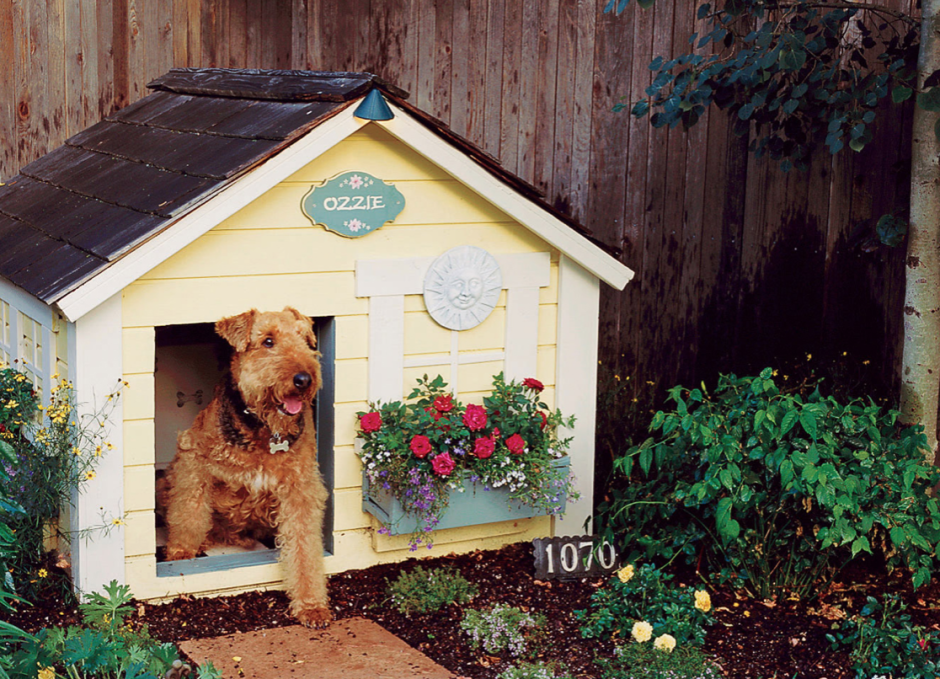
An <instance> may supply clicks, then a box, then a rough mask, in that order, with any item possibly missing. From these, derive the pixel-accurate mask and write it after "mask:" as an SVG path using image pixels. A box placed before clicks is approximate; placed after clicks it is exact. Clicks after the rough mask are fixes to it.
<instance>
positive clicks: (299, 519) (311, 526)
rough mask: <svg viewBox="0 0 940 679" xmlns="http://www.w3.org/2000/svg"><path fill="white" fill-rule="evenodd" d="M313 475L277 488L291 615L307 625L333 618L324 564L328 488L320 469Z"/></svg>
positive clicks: (320, 625) (323, 625)
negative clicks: (321, 477)
mask: <svg viewBox="0 0 940 679" xmlns="http://www.w3.org/2000/svg"><path fill="white" fill-rule="evenodd" d="M313 475H314V476H315V479H310V480H307V481H305V482H303V483H295V484H284V485H283V486H281V487H280V488H279V489H278V490H279V491H281V492H278V505H279V506H278V543H279V545H280V547H281V562H282V563H283V565H284V571H285V582H286V584H287V594H288V596H290V599H291V603H290V612H291V615H293V616H294V617H295V618H297V619H298V620H299V621H300V622H302V623H303V624H304V625H307V626H308V627H326V626H327V625H328V624H329V622H330V620H331V619H332V618H333V614H332V613H331V612H330V605H329V599H328V597H327V593H326V572H325V571H324V567H323V512H324V510H325V508H326V498H327V491H326V488H325V486H324V485H323V481H322V480H321V479H320V475H319V473H318V472H313Z"/></svg>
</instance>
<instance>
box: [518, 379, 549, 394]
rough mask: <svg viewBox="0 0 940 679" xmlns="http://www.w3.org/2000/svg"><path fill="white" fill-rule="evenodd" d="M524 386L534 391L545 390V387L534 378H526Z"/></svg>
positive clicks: (523, 381)
mask: <svg viewBox="0 0 940 679" xmlns="http://www.w3.org/2000/svg"><path fill="white" fill-rule="evenodd" d="M522 386H523V387H528V388H529V389H531V390H533V391H542V390H543V389H544V388H545V385H544V384H542V383H541V382H539V381H538V380H537V379H535V378H534V377H526V378H525V379H524V380H522Z"/></svg>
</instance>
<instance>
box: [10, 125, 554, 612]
mask: <svg viewBox="0 0 940 679" xmlns="http://www.w3.org/2000/svg"><path fill="white" fill-rule="evenodd" d="M352 169H357V170H362V171H365V172H369V173H371V174H373V175H375V176H376V177H379V178H381V179H384V180H385V181H388V182H391V183H394V184H395V185H396V186H397V187H398V189H399V190H400V191H401V192H402V193H403V194H404V195H405V200H406V207H405V209H404V211H403V212H402V214H401V215H399V217H398V218H397V219H396V220H395V222H394V223H392V224H387V225H385V226H384V227H383V228H382V229H380V230H379V231H377V232H375V233H372V234H369V235H368V236H366V237H364V238H356V239H347V238H342V237H340V236H337V235H335V234H332V233H329V232H328V231H326V230H325V229H324V228H323V227H321V226H314V225H312V224H311V223H310V221H309V219H307V217H306V216H304V215H303V214H302V212H301V210H300V203H301V200H302V199H303V197H304V196H305V195H306V193H307V192H308V191H309V190H310V186H311V184H313V183H316V182H321V181H323V180H325V179H329V178H331V177H333V176H335V175H336V174H339V173H341V172H344V171H347V170H352ZM467 244H469V245H477V246H480V247H484V248H485V249H487V250H488V251H490V252H493V253H499V254H515V253H528V252H546V251H550V252H552V264H551V278H550V280H551V284H550V286H549V287H547V288H542V289H541V290H540V292H539V302H540V313H539V320H538V324H539V326H538V345H539V346H538V371H537V372H538V374H537V375H535V377H538V378H539V379H540V380H542V381H543V382H544V383H545V384H546V385H547V387H548V388H547V389H546V391H545V392H544V394H543V396H544V397H545V400H546V402H549V403H551V402H552V400H553V398H554V390H553V387H554V375H555V367H554V357H555V347H554V345H555V341H556V340H555V337H556V328H555V323H556V320H557V308H556V304H557V299H558V253H557V252H554V251H551V248H550V247H549V246H548V245H547V244H545V243H544V242H543V241H541V240H540V239H539V238H537V237H536V236H534V235H533V234H532V232H530V231H529V230H527V229H525V228H524V227H522V226H520V225H519V224H517V223H515V222H513V221H512V220H511V219H510V218H509V217H507V215H505V214H504V213H503V212H501V211H500V210H498V209H496V208H494V207H493V206H492V205H491V204H489V203H487V202H486V201H485V200H482V199H481V198H480V197H478V196H476V195H475V194H474V193H473V192H472V191H470V190H469V189H467V188H466V187H464V186H463V185H461V184H459V183H458V182H456V181H455V180H453V178H451V177H450V176H449V175H447V174H446V173H445V172H443V171H441V170H440V169H439V168H437V167H436V166H434V165H433V164H431V163H429V162H427V161H426V160H424V159H423V158H422V157H421V156H419V155H418V154H416V153H414V152H412V151H410V150H409V149H407V148H406V147H405V146H404V145H402V144H401V143H399V142H397V141H395V140H394V139H392V138H391V137H389V135H388V134H387V133H385V132H384V131H382V130H380V129H379V128H378V127H377V126H367V127H366V128H364V129H363V130H362V131H361V132H359V133H357V134H355V135H353V136H352V137H351V138H349V139H348V140H346V141H344V142H342V143H341V144H339V145H338V146H337V147H335V148H334V149H332V150H331V151H329V152H327V153H325V154H324V155H323V156H321V157H320V158H318V159H317V160H316V161H314V162H312V163H311V164H309V165H308V166H307V167H305V168H303V169H302V170H300V171H299V172H297V173H296V174H294V175H293V176H291V177H290V178H289V179H288V180H286V181H284V182H282V183H281V184H280V185H278V186H277V187H275V188H273V189H272V190H271V191H269V192H268V193H267V194H266V195H264V196H262V197H261V198H259V199H258V200H256V201H254V202H253V203H251V204H250V205H248V206H247V207H245V208H244V209H242V210H240V211H239V212H237V213H236V214H234V215H233V216H231V217H230V218H228V219H227V220H225V221H224V222H223V223H221V224H220V225H218V226H217V227H216V228H214V229H213V230H212V231H210V232H209V233H207V234H206V235H204V236H202V237H201V238H199V239H198V240H196V241H195V242H194V243H192V244H190V245H189V246H187V247H186V248H184V249H183V250H182V251H180V252H179V253H177V254H176V255H174V256H173V257H171V258H170V259H169V260H167V261H166V262H164V263H162V264H160V265H159V266H157V267H156V268H154V269H153V270H152V271H150V272H149V273H147V274H146V275H145V276H143V277H142V278H141V279H139V280H138V281H137V282H135V283H133V284H131V285H130V286H128V287H127V288H126V289H125V291H124V297H123V324H124V333H123V340H124V345H123V346H124V349H123V352H124V353H123V362H124V372H125V379H126V380H127V381H128V382H129V384H130V386H129V387H128V388H127V389H126V394H125V402H124V418H125V424H124V436H125V465H126V468H125V471H126V474H125V498H126V502H127V511H128V517H127V535H128V537H127V562H126V568H127V570H126V572H127V578H128V583H129V584H130V585H131V586H132V588H133V590H134V593H135V595H137V596H138V597H140V598H161V597H170V596H173V595H174V594H176V593H178V592H192V593H214V594H218V593H234V592H238V591H244V590H246V589H263V588H269V587H273V588H278V587H280V586H281V580H282V575H281V572H280V566H278V565H276V564H275V565H265V566H255V567H249V568H241V569H234V570H231V571H225V572H221V573H210V574H200V575H193V576H186V577H174V578H156V577H155V557H154V519H153V505H154V499H153V498H154V451H153V447H154V377H153V369H154V343H155V330H154V328H155V327H157V326H162V325H175V324H184V323H211V322H215V321H216V320H218V319H219V318H222V317H225V316H230V315H234V314H238V313H241V312H243V311H245V310H246V309H249V308H252V307H255V308H258V309H280V308H282V307H284V306H287V305H290V306H294V307H296V308H297V309H299V310H300V311H302V312H303V313H305V314H308V315H310V316H332V317H334V318H335V328H336V364H335V368H336V393H335V401H336V403H335V408H334V418H335V448H334V479H335V486H336V488H335V493H334V501H335V523H334V548H335V552H336V553H335V555H333V556H329V557H327V559H326V568H327V571H328V572H330V573H336V572H341V571H343V570H346V569H349V568H362V567H366V566H369V565H372V564H375V563H382V562H388V561H397V560H401V559H404V558H407V557H408V556H409V555H410V554H409V552H408V549H407V547H408V545H407V538H404V537H397V538H391V537H386V536H378V535H376V534H375V531H374V530H373V525H374V520H373V519H372V518H371V517H370V516H369V515H367V514H365V513H363V512H362V509H361V505H362V497H361V469H360V465H359V460H358V458H357V457H356V455H355V452H354V451H355V448H354V445H355V438H356V417H355V413H356V412H357V411H360V410H365V409H366V408H367V399H368V385H367V380H368V367H369V364H368V333H369V316H368V312H369V300H368V299H366V298H357V297H356V296H355V266H356V261H357V260H366V259H389V258H395V257H436V256H438V255H440V254H441V253H443V252H445V251H446V250H448V249H450V248H452V247H455V246H457V245H467ZM506 298H507V296H506V293H505V291H504V292H503V293H502V294H501V295H500V297H499V300H498V303H497V307H496V309H495V310H494V311H493V313H492V314H491V315H490V317H489V318H487V319H486V321H484V323H482V324H481V325H480V326H478V327H476V328H473V329H471V330H468V331H465V332H462V333H459V335H458V346H459V349H460V352H461V356H462V357H463V358H466V357H468V356H481V357H483V358H485V359H486V360H485V362H480V363H469V364H463V365H460V366H459V369H458V374H457V377H458V386H459V391H460V395H459V396H460V398H461V399H465V400H472V401H474V402H479V401H480V400H481V398H482V394H483V393H484V392H487V391H489V389H490V387H491V385H492V377H493V375H495V374H496V373H498V372H500V371H501V370H503V363H502V360H501V359H500V360H493V355H494V354H495V355H496V356H499V355H500V354H501V353H502V352H503V351H504V346H503V343H504V335H505V331H506ZM405 310H406V313H405V319H404V321H405V358H406V361H407V360H409V359H411V360H422V359H433V360H434V361H437V362H438V364H436V365H431V366H426V367H412V368H406V369H405V374H404V383H403V390H404V392H405V393H407V392H408V391H410V389H411V388H412V386H414V383H415V382H414V381H415V379H416V378H417V377H420V376H421V375H424V374H428V375H431V376H433V375H437V374H441V375H442V376H443V377H444V379H445V380H447V381H448V382H451V375H450V371H451V357H450V351H451V346H452V339H453V333H452V332H451V331H449V330H446V329H444V328H442V327H440V326H438V325H437V324H436V323H434V321H433V320H431V318H430V317H429V316H428V315H427V312H426V310H425V307H424V301H423V298H422V297H421V296H420V295H409V296H407V297H406V298H405ZM0 331H2V328H0ZM404 395H405V394H403V396H404ZM552 525H553V524H552V522H551V520H550V519H548V518H545V517H542V518H538V519H530V520H524V521H517V522H505V523H504V524H493V525H489V526H485V527H481V526H473V527H467V528H461V529H453V530H449V531H439V532H438V533H436V534H435V543H436V545H437V546H435V548H434V549H433V550H431V551H429V552H428V554H431V555H435V554H441V553H446V552H450V551H458V552H460V551H470V550H473V549H480V548H489V547H498V546H501V545H503V544H506V543H509V542H515V541H519V540H529V539H531V538H533V537H537V536H541V535H548V534H551V531H552Z"/></svg>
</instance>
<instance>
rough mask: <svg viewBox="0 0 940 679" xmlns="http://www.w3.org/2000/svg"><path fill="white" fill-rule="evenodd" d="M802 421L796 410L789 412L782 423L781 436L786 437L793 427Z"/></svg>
mask: <svg viewBox="0 0 940 679" xmlns="http://www.w3.org/2000/svg"><path fill="white" fill-rule="evenodd" d="M798 419H800V416H799V414H798V413H797V412H796V411H795V410H789V411H787V414H786V415H784V416H783V421H782V422H781V423H780V435H781V436H785V435H786V434H788V433H789V432H790V430H791V429H793V425H795V424H796V421H797V420H798Z"/></svg>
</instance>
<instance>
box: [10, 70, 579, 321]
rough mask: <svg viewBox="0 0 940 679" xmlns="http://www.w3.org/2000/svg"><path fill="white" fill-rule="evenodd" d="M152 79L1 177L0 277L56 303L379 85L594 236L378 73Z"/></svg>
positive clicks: (195, 74) (191, 74) (188, 74)
mask: <svg viewBox="0 0 940 679" xmlns="http://www.w3.org/2000/svg"><path fill="white" fill-rule="evenodd" d="M148 87H150V88H151V89H153V90H154V92H153V93H152V94H150V95H149V96H147V97H145V98H143V99H141V100H140V101H138V102H136V103H134V104H132V105H130V106H128V107H126V108H124V109H122V110H120V111H118V112H116V113H115V114H113V115H111V116H108V117H107V118H106V119H105V120H103V121H101V122H99V123H97V124H96V125H93V126H91V127H89V128H88V129H86V130H84V131H82V132H80V133H79V134H77V135H75V136H74V137H71V138H70V139H68V140H67V141H66V143H65V144H64V145H63V146H61V147H59V148H57V149H55V150H54V151H52V152H50V153H49V154H47V155H45V156H43V157H42V158H40V159H38V160H36V161H35V162H33V163H30V164H29V165H27V166H26V167H24V168H23V169H22V170H21V171H20V174H18V175H17V176H16V177H14V178H13V179H11V180H10V181H8V182H7V183H6V184H5V185H2V186H0V244H2V247H0V276H2V277H4V278H6V279H7V280H9V281H10V282H12V283H14V284H15V285H17V286H19V287H20V288H22V289H24V290H25V291H27V292H29V293H30V294H32V295H33V296H35V297H37V298H39V299H41V300H42V301H44V302H46V303H50V304H51V303H55V302H56V301H57V300H59V299H61V298H62V297H63V296H64V295H66V294H68V293H69V292H70V291H72V290H74V289H75V288H76V287H78V286H79V285H82V284H83V283H84V282H86V281H88V280H89V279H91V278H93V277H94V276H96V275H97V274H98V273H100V272H102V271H103V270H105V269H107V268H108V267H109V266H111V265H112V264H113V263H114V262H116V261H118V260H120V259H121V258H122V257H124V256H125V255H127V254H128V253H130V252H132V251H133V250H134V249H135V248H137V247H138V246H140V245H141V244H142V243H144V242H146V241H148V240H150V239H152V238H153V237H154V236H156V235H158V234H160V233H161V232H163V231H165V230H166V229H167V228H168V227H169V226H170V225H171V224H173V223H175V222H177V221H178V220H179V219H180V218H181V217H182V216H184V215H186V214H187V213H189V212H191V211H192V210H193V209H194V208H196V207H197V206H199V205H201V204H202V203H204V202H205V201H207V200H209V199H210V198H212V197H213V196H215V195H216V194H218V193H219V192H220V191H222V190H223V189H225V188H226V187H227V186H229V185H230V184H231V183H233V182H234V181H235V180H236V179H237V178H239V177H241V176H243V175H245V174H246V173H247V172H249V171H251V170H252V169H253V168H255V167H257V166H258V165H259V164H261V163H263V162H265V161H267V160H268V159H270V158H272V157H273V156H275V155H277V154H278V153H279V152H281V151H282V150H284V149H285V148H286V147H288V146H290V145H291V144H292V143H293V142H294V141H296V140H297V139H298V138H299V137H301V136H303V135H304V134H306V133H307V132H309V131H310V130H312V129H313V128H315V127H317V126H318V125H320V124H321V123H323V122H324V121H326V120H328V119H330V118H331V117H333V116H335V115H336V114H337V113H339V112H340V111H342V110H344V109H346V108H347V107H349V106H351V105H355V104H356V103H357V102H358V100H360V99H361V98H362V97H363V96H364V95H365V94H367V93H368V92H369V91H370V90H371V89H373V88H378V89H380V90H381V91H382V93H383V94H384V95H385V96H386V97H388V99H389V100H390V101H392V102H394V103H395V104H396V105H397V106H399V107H402V108H404V109H405V110H407V111H408V112H409V113H410V114H412V115H413V116H414V117H415V118H416V119H417V120H419V121H420V122H421V123H422V124H423V125H425V126H426V127H427V128H428V129H431V130H433V131H434V132H435V133H436V134H437V135H439V136H441V137H442V138H444V139H445V140H446V141H448V142H449V143H450V144H453V145H455V146H457V147H458V148H459V149H460V150H461V151H462V152H463V153H465V154H467V155H468V156H469V157H471V158H473V159H474V160H475V161H476V162H477V163H478V164H480V165H482V166H483V167H485V168H486V169H487V170H488V171H489V172H490V173H492V174H493V175H494V176H496V177H497V178H499V179H500V181H502V182H504V183H505V184H508V185H510V186H511V187H512V188H513V190H515V191H517V192H519V193H521V194H522V195H524V196H525V197H527V198H529V199H531V200H532V201H535V202H537V203H538V204H539V206H540V207H541V208H542V209H544V210H546V211H548V212H550V213H551V214H552V215H553V216H554V217H556V218H557V219H559V220H561V221H563V222H564V223H566V224H568V225H569V226H571V227H572V228H574V229H575V230H577V231H578V232H579V233H580V234H581V235H584V236H588V237H589V235H588V232H587V231H586V229H584V228H583V227H581V226H580V225H578V224H576V223H575V222H573V221H571V220H570V219H568V218H567V217H566V216H565V215H562V214H560V213H558V212H557V211H555V210H553V209H552V208H551V206H549V205H547V204H546V203H544V202H542V200H541V195H540V194H539V192H538V191H537V190H536V189H535V188H534V187H532V186H530V185H529V184H527V183H526V182H524V181H522V180H521V179H519V178H518V177H516V176H515V175H513V174H511V173H509V172H507V171H506V170H505V169H503V168H502V167H501V166H500V165H499V162H498V161H497V160H496V159H495V158H493V157H492V156H489V155H488V154H486V153H485V152H483V151H482V150H480V149H479V148H477V147H476V146H474V145H473V144H471V143H470V142H468V141H466V140H464V139H463V138H461V137H459V136H458V135H456V134H454V133H453V132H451V131H450V130H448V129H447V128H446V126H444V125H443V124H442V123H440V122H439V121H436V120H435V119H433V118H431V117H430V116H428V115H427V114H424V113H423V112H421V111H419V110H418V109H415V108H414V107H412V106H410V105H408V104H407V103H406V102H405V101H404V99H405V98H406V97H407V93H406V92H404V91H402V90H400V89H398V88H395V87H394V86H392V85H390V84H388V83H386V82H384V81H382V80H381V79H379V78H377V77H376V76H374V75H372V74H368V73H324V72H310V71H258V70H245V69H238V70H235V69H173V70H172V71H170V72H169V73H167V74H166V75H164V76H162V77H160V78H158V79H156V80H154V81H153V82H151V83H150V84H149V85H148Z"/></svg>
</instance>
